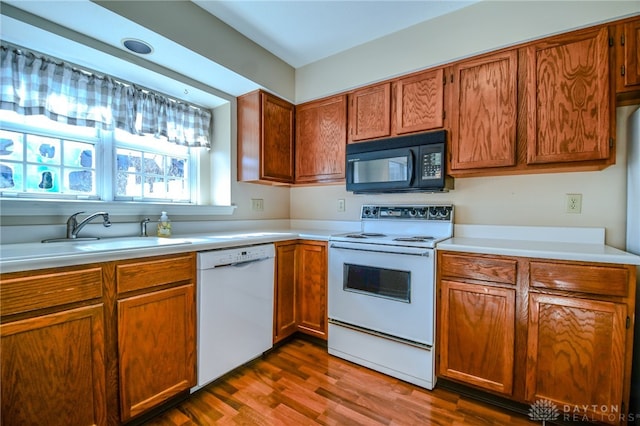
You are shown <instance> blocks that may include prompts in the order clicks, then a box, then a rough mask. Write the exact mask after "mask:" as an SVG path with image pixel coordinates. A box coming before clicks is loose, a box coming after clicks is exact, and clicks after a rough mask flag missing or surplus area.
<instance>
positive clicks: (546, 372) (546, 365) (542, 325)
mask: <svg viewBox="0 0 640 426" xmlns="http://www.w3.org/2000/svg"><path fill="white" fill-rule="evenodd" d="M509 265H511V267H509ZM635 292H636V266H633V265H618V264H603V263H594V262H577V261H560V260H548V259H533V258H522V257H510V256H493V255H483V254H474V253H459V252H446V251H439V252H438V324H439V326H438V327H439V328H438V330H439V335H438V339H439V346H438V347H439V362H438V374H439V375H440V376H441V377H446V378H448V379H452V380H454V381H458V382H461V383H464V384H466V385H470V386H472V387H476V388H478V389H482V390H485V391H489V392H491V393H495V394H500V395H502V396H505V397H508V398H510V399H513V400H515V401H517V402H522V403H528V404H535V403H536V402H538V401H541V400H544V401H549V402H550V403H552V404H554V405H555V406H556V408H557V410H558V412H559V414H560V415H561V416H563V417H564V416H565V415H568V416H570V418H571V419H575V418H578V419H580V420H589V421H594V422H599V423H610V424H625V423H626V420H625V419H627V410H628V407H629V392H630V384H631V363H632V347H633V323H634V319H633V312H634V311H635Z"/></svg>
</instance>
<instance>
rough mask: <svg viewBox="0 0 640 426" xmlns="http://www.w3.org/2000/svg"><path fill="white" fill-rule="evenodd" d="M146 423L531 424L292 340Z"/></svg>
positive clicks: (318, 347)
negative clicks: (414, 384)
mask: <svg viewBox="0 0 640 426" xmlns="http://www.w3.org/2000/svg"><path fill="white" fill-rule="evenodd" d="M146 424H147V425H156V426H164V425H212V424H215V425H268V426H272V425H315V424H321V425H341V426H342V425H533V424H536V423H535V422H531V421H529V420H528V418H527V417H526V416H523V415H519V414H516V413H513V412H507V411H504V410H502V409H499V408H496V407H493V406H490V405H486V404H483V403H481V402H476V401H474V400H470V399H467V398H465V397H462V396H460V395H458V394H456V393H454V392H451V391H448V390H443V389H440V388H436V389H435V390H433V391H428V390H426V389H422V388H419V387H417V386H413V385H411V384H408V383H406V382H403V381H400V380H397V379H394V378H391V377H388V376H386V375H384V374H381V373H378V372H375V371H372V370H369V369H367V368H364V367H361V366H358V365H355V364H352V363H350V362H347V361H344V360H342V359H340V358H336V357H333V356H331V355H329V354H328V353H327V351H326V348H323V347H321V346H319V345H317V344H315V343H313V342H310V341H307V340H305V339H294V340H292V341H290V342H288V343H286V344H284V345H282V346H280V347H278V348H276V349H274V350H273V351H271V352H270V353H269V354H267V355H266V356H264V357H263V358H262V359H259V360H257V361H255V362H253V363H252V364H250V365H248V366H246V367H243V368H241V369H239V370H238V371H236V372H233V373H231V374H229V375H227V376H225V377H224V378H222V379H221V380H218V381H216V382H214V383H212V384H211V385H209V386H207V387H205V388H203V389H201V390H200V391H198V392H197V393H195V394H194V395H191V396H190V398H189V399H188V400H186V401H184V402H182V403H181V404H180V405H178V406H177V407H175V408H172V409H170V410H169V411H166V412H164V413H162V414H161V415H159V416H158V417H156V418H154V419H153V420H151V421H149V422H147V423H146Z"/></svg>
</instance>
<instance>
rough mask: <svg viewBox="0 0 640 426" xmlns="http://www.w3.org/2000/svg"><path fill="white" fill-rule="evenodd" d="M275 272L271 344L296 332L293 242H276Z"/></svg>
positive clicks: (294, 252) (294, 254)
mask: <svg viewBox="0 0 640 426" xmlns="http://www.w3.org/2000/svg"><path fill="white" fill-rule="evenodd" d="M275 246H276V270H275V275H276V276H275V297H274V302H275V306H274V309H273V312H274V317H273V320H274V321H273V343H277V342H279V341H281V340H283V339H285V338H287V337H289V336H291V335H292V334H293V333H295V332H296V330H297V326H298V325H297V323H296V311H297V309H296V274H295V271H296V246H297V243H296V242H295V241H287V242H277V243H275Z"/></svg>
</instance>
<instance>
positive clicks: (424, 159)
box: [419, 150, 443, 180]
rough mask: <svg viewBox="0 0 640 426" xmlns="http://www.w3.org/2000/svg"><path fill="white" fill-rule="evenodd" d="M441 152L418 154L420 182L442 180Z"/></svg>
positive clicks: (423, 151) (425, 151)
mask: <svg viewBox="0 0 640 426" xmlns="http://www.w3.org/2000/svg"><path fill="white" fill-rule="evenodd" d="M442 163H443V161H442V151H440V150H438V151H429V150H422V151H421V152H420V164H419V166H420V171H421V172H420V176H421V179H422V180H429V179H442V174H443V170H442Z"/></svg>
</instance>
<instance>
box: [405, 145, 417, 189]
mask: <svg viewBox="0 0 640 426" xmlns="http://www.w3.org/2000/svg"><path fill="white" fill-rule="evenodd" d="M415 164H416V155H415V154H414V153H413V150H412V149H410V150H409V168H408V170H407V175H408V181H409V186H413V172H414V169H415Z"/></svg>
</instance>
